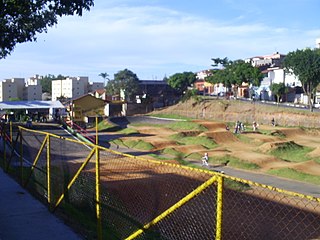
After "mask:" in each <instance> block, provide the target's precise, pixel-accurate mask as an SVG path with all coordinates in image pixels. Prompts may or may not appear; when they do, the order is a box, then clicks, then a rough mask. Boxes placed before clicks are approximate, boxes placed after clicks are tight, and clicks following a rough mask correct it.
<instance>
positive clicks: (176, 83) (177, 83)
mask: <svg viewBox="0 0 320 240" xmlns="http://www.w3.org/2000/svg"><path fill="white" fill-rule="evenodd" d="M195 81H196V74H194V73H193V72H183V73H176V74H174V75H172V76H170V77H169V78H168V80H167V83H168V84H169V86H170V87H172V88H173V89H176V90H177V91H178V93H180V94H183V93H184V92H185V91H186V90H187V89H188V87H189V86H191V84H193V83H194V82H195Z"/></svg>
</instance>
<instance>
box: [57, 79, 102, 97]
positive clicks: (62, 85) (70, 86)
mask: <svg viewBox="0 0 320 240" xmlns="http://www.w3.org/2000/svg"><path fill="white" fill-rule="evenodd" d="M101 88H103V83H102V82H101V83H100V82H93V83H91V82H89V78H88V77H71V78H70V77H68V78H66V79H59V80H53V81H52V101H55V100H57V99H58V98H60V97H65V98H70V99H74V98H78V97H80V96H83V95H85V94H87V93H88V92H94V91H95V90H97V89H101Z"/></svg>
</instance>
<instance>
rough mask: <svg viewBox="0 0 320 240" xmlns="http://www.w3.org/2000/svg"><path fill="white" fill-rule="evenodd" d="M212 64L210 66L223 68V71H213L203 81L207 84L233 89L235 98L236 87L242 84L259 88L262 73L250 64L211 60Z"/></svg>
mask: <svg viewBox="0 0 320 240" xmlns="http://www.w3.org/2000/svg"><path fill="white" fill-rule="evenodd" d="M212 61H214V64H213V65H212V66H218V65H219V64H220V65H222V66H223V69H214V70H212V71H211V72H212V74H211V75H210V76H208V77H207V78H206V79H205V80H206V81H207V82H209V83H212V84H216V83H222V84H223V85H224V86H225V87H226V88H231V87H234V89H233V93H234V95H235V96H236V95H237V92H238V87H239V86H241V85H242V84H243V83H247V84H252V85H254V86H260V82H261V80H262V78H263V75H262V73H261V72H260V70H259V69H258V68H256V67H253V66H252V65H251V64H250V63H246V62H244V61H243V60H236V61H230V60H228V58H223V59H221V58H212Z"/></svg>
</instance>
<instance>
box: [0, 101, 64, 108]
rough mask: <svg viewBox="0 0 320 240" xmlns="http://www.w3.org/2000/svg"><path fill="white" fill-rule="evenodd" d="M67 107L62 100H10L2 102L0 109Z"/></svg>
mask: <svg viewBox="0 0 320 240" xmlns="http://www.w3.org/2000/svg"><path fill="white" fill-rule="evenodd" d="M49 108H65V107H64V106H63V105H62V103H61V102H60V101H8V102H0V109H49Z"/></svg>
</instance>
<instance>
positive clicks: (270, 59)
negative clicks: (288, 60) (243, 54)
mask: <svg viewBox="0 0 320 240" xmlns="http://www.w3.org/2000/svg"><path fill="white" fill-rule="evenodd" d="M285 57H286V55H285V54H281V53H279V52H276V53H274V54H271V55H263V56H256V57H251V58H247V59H245V60H244V61H245V62H247V63H251V65H252V66H253V67H258V68H259V69H260V70H261V71H263V70H265V69H266V68H269V67H280V65H281V63H282V61H283V60H284V58H285Z"/></svg>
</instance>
